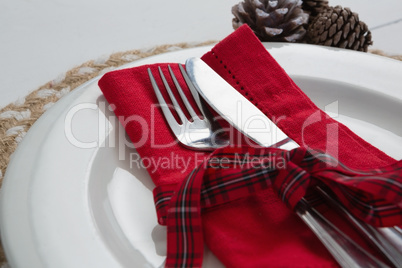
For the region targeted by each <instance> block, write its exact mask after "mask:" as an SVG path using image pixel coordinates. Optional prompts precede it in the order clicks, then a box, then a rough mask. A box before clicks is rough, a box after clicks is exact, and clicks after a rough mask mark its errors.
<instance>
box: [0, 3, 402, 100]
mask: <svg viewBox="0 0 402 268" xmlns="http://www.w3.org/2000/svg"><path fill="white" fill-rule="evenodd" d="M238 2H240V1H239V0H225V1H216V0H203V1H188V0H187V1H185V0H169V1H161V0H156V1H139V0H113V1H111V0H109V1H108V0H96V1H95V0H83V1H77V0H68V1H67V0H53V1H50V0H2V1H0V107H3V106H5V105H7V104H9V103H10V102H14V101H17V100H18V99H21V98H23V97H24V96H26V95H27V94H28V93H29V92H31V91H33V90H35V89H37V88H38V87H39V86H41V85H42V84H44V83H46V82H48V81H51V80H53V79H56V78H57V77H58V76H60V75H62V74H63V73H64V72H66V71H68V70H69V69H71V68H73V67H75V66H77V65H80V64H81V63H84V62H86V61H88V60H93V59H98V58H101V57H104V56H107V55H110V54H112V53H114V52H119V51H126V50H131V49H142V48H144V49H145V48H149V47H152V46H156V45H161V44H174V43H179V42H200V41H207V40H220V39H222V38H224V37H225V36H227V35H228V34H230V33H231V32H232V31H233V29H232V25H231V20H232V17H233V15H232V14H231V7H232V6H233V5H234V4H237V3H238ZM329 2H330V4H331V5H337V4H341V5H342V6H345V7H346V6H348V7H351V9H352V10H353V11H355V12H357V13H359V15H360V19H361V20H363V21H364V22H366V23H367V24H368V25H369V27H370V28H371V29H373V30H372V33H373V39H374V46H373V48H378V49H382V50H384V51H385V52H388V53H390V54H402V46H401V44H402V35H401V34H400V33H401V30H402V14H401V10H402V1H400V0H383V1H375V0H354V1H347V0H330V1H329Z"/></svg>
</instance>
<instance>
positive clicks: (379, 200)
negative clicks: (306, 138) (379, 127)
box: [154, 147, 402, 267]
mask: <svg viewBox="0 0 402 268" xmlns="http://www.w3.org/2000/svg"><path fill="white" fill-rule="evenodd" d="M317 184H325V185H326V186H328V187H329V188H330V189H331V190H332V191H333V193H335V195H336V196H337V198H338V199H339V201H341V202H342V203H343V205H344V206H345V207H346V208H347V209H348V210H349V211H350V212H351V213H352V214H353V215H354V216H356V217H357V218H360V219H361V220H363V221H365V222H367V223H369V224H371V225H374V226H382V227H385V226H395V225H401V224H402V213H401V212H402V191H401V189H402V187H401V186H402V161H399V162H397V163H395V164H393V165H390V166H386V167H381V168H376V169H371V170H352V169H350V168H348V167H347V166H345V165H343V164H342V163H339V162H338V161H337V160H336V159H335V158H333V157H331V156H329V155H327V154H323V153H320V152H312V151H308V150H306V149H304V148H297V149H294V150H291V151H284V150H281V149H276V148H250V147H237V148H234V147H225V148H222V149H218V150H216V151H215V152H214V153H212V154H211V155H210V156H209V158H208V159H207V160H206V161H205V162H204V163H203V164H201V165H200V166H198V167H197V168H196V169H194V170H193V171H192V173H191V174H190V175H189V176H188V177H187V179H186V180H184V181H183V182H182V183H181V184H180V185H178V186H175V185H165V186H163V185H162V186H159V187H157V188H155V190H154V198H155V204H156V208H157V214H158V221H159V223H160V224H162V225H167V231H168V238H167V240H168V241H167V242H168V253H167V259H166V267H201V265H202V259H203V249H204V244H203V234H202V221H201V212H202V210H203V209H207V208H210V207H215V206H219V205H222V204H224V203H227V202H231V201H233V200H236V199H240V198H244V197H246V196H248V195H250V194H253V193H255V192H257V191H261V190H264V189H267V188H268V187H270V186H272V187H273V188H274V190H275V191H276V192H277V193H278V195H279V197H280V198H281V199H282V200H283V202H285V203H286V204H287V206H289V207H290V208H292V209H293V208H295V207H296V205H297V204H298V202H299V201H300V200H301V198H303V197H304V196H306V195H307V194H308V193H309V192H311V190H312V189H313V188H315V186H317Z"/></svg>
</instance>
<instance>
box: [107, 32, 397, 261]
mask: <svg viewBox="0 0 402 268" xmlns="http://www.w3.org/2000/svg"><path fill="white" fill-rule="evenodd" d="M202 59H203V60H204V61H205V62H206V63H207V64H208V65H210V66H211V67H212V68H213V69H214V70H215V71H216V72H217V73H218V74H220V75H221V76H222V77H223V78H224V79H225V80H226V81H228V82H229V83H230V84H231V85H232V86H234V87H235V88H236V89H237V90H238V91H239V92H241V93H242V94H243V95H244V96H246V97H247V98H248V99H249V100H250V101H251V102H253V103H254V104H255V105H257V107H259V108H260V109H261V111H262V112H263V113H265V114H266V115H267V116H268V117H270V118H271V119H272V120H273V121H274V122H277V125H278V126H279V127H280V128H281V129H282V130H283V131H284V132H285V133H286V134H287V135H288V136H289V137H290V138H292V139H293V140H295V141H296V142H297V143H298V144H300V145H303V146H305V147H307V148H311V149H316V150H322V151H325V152H327V153H329V154H332V155H334V154H335V155H336V156H337V157H338V158H339V160H340V161H341V162H343V163H344V164H346V165H348V166H349V167H352V168H358V169H364V168H370V167H374V166H375V167H378V166H385V165H389V164H392V163H395V160H394V159H392V158H390V157H389V156H387V155H386V154H384V153H383V152H381V151H380V150H378V149H377V148H375V147H373V146H371V145H370V144H368V143H367V142H365V141H364V140H362V139H361V138H360V137H358V136H357V135H356V134H354V133H353V132H352V131H350V130H349V129H348V128H347V127H346V126H344V125H342V124H340V123H338V122H336V121H334V120H333V119H331V118H329V117H328V116H327V115H326V114H325V113H324V112H323V111H321V110H320V109H319V108H317V106H316V105H314V103H313V102H312V101H311V100H310V99H309V98H308V97H307V96H306V95H305V94H304V93H303V92H302V91H301V90H300V89H299V88H298V87H297V85H296V84H295V83H294V82H293V81H292V80H291V79H290V78H289V76H288V75H287V74H286V73H285V71H284V70H283V69H282V68H281V67H280V66H279V65H278V63H277V62H276V61H275V60H274V59H273V58H272V57H271V55H270V54H269V53H268V52H267V51H266V49H265V48H264V47H263V46H262V44H261V43H260V42H259V40H258V39H257V38H256V37H255V35H254V34H253V33H252V31H251V30H250V29H249V28H248V26H246V25H245V26H242V27H240V28H239V29H238V30H237V31H235V32H234V33H233V34H231V35H229V36H228V37H227V38H226V39H224V40H223V41H221V42H220V43H219V44H217V45H216V46H215V47H214V48H213V49H212V50H211V51H210V52H208V53H206V54H205V55H204V56H203V57H202ZM171 65H172V67H173V71H174V72H175V73H176V76H177V77H179V78H180V77H181V76H180V72H179V71H178V68H177V67H176V64H171ZM159 66H162V69H163V70H164V72H165V73H167V66H166V64H160V65H159ZM148 68H151V70H152V72H153V73H154V74H157V73H158V71H157V66H156V65H149V66H141V67H137V68H131V69H124V70H118V71H114V72H110V73H107V74H105V75H104V77H103V78H102V79H101V80H100V81H99V86H100V88H101V90H102V92H103V94H104V95H105V97H106V99H107V100H108V102H109V103H110V104H114V105H115V106H116V109H115V114H116V115H117V116H118V117H119V120H120V122H121V123H122V124H123V126H124V127H125V129H126V131H127V133H128V135H129V137H130V138H131V140H132V142H133V143H134V145H135V146H136V149H137V151H138V153H139V154H140V156H141V157H142V158H143V159H144V161H147V164H148V171H149V173H150V175H151V177H152V179H153V181H154V183H155V184H156V185H157V186H160V185H165V186H166V185H167V187H169V186H171V187H172V189H173V188H174V187H175V186H176V185H177V183H180V182H182V181H183V179H184V178H185V177H186V176H187V175H188V173H189V172H190V171H191V170H192V169H193V168H194V167H196V166H197V165H198V164H200V163H201V162H202V160H203V159H204V157H206V156H207V155H208V154H207V153H205V152H195V151H191V150H188V149H186V148H184V147H182V146H180V145H179V144H177V142H175V137H174V135H173V134H172V133H171V132H170V129H169V128H168V126H167V124H166V122H165V119H164V116H163V114H162V113H161V111H160V110H159V109H158V108H157V106H155V105H154V104H156V103H157V99H156V97H155V93H154V92H153V90H152V86H151V83H150V81H149V77H148V73H147V69H148ZM157 79H158V83H159V84H161V82H160V80H159V78H157ZM170 83H171V81H170ZM182 84H183V83H182ZM172 87H173V85H172ZM278 119H280V120H278ZM328 126H331V127H330V128H328ZM327 129H332V130H334V129H335V130H337V131H336V132H328V131H327ZM163 161H166V165H162V162H163ZM202 217H203V218H202V220H203V227H204V238H205V241H206V243H207V245H208V247H209V248H210V249H211V250H212V252H213V253H214V254H215V255H216V256H217V257H218V258H219V260H220V261H222V262H223V263H224V264H225V265H226V266H228V267H332V266H337V264H336V263H335V261H334V260H333V258H332V257H331V256H330V255H329V253H328V252H327V250H326V249H325V248H324V247H323V246H322V244H321V242H319V241H318V239H317V238H316V237H315V236H314V234H313V233H312V232H311V231H310V230H309V229H308V228H307V227H306V226H305V225H304V223H302V222H301V221H300V220H299V219H298V218H297V217H296V216H295V215H294V214H293V212H292V211H291V210H289V209H288V208H287V207H286V206H285V205H284V204H283V203H282V201H281V200H280V199H279V198H278V197H277V195H276V194H275V193H274V192H273V191H272V190H271V189H268V190H265V191H261V192H258V193H256V194H255V195H252V196H249V197H247V198H245V199H241V200H237V201H233V202H230V203H227V204H225V205H223V206H221V207H219V208H216V209H212V210H208V211H206V212H205V213H204V214H203V216H202Z"/></svg>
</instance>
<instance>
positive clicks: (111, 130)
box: [1, 44, 402, 268]
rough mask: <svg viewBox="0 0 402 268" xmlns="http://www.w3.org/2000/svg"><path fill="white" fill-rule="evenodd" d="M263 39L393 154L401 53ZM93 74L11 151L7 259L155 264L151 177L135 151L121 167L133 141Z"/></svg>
mask: <svg viewBox="0 0 402 268" xmlns="http://www.w3.org/2000/svg"><path fill="white" fill-rule="evenodd" d="M267 47H268V49H269V51H270V52H271V54H272V55H273V56H274V57H275V58H276V59H277V60H278V61H279V63H280V64H281V65H282V66H283V67H284V69H285V70H286V71H287V72H288V73H289V74H290V76H291V77H292V78H293V79H294V80H295V82H296V83H297V84H298V85H299V86H300V87H301V88H302V89H303V90H304V91H305V92H306V93H307V94H308V95H309V96H310V97H311V98H312V99H313V100H314V101H315V103H317V104H318V105H319V106H320V107H321V108H323V109H325V110H326V111H328V112H329V113H331V114H334V115H335V118H336V119H337V120H340V121H342V122H343V123H344V124H346V125H347V126H349V127H350V128H351V129H352V130H354V131H355V132H356V133H357V134H359V135H360V136H362V137H363V138H365V139H366V140H367V141H369V142H371V143H372V144H374V145H375V146H377V147H379V148H380V149H382V150H384V151H385V152H386V153H388V154H390V155H391V156H393V157H395V158H397V159H401V158H402V125H401V120H400V115H401V114H402V88H401V87H402V86H401V85H402V63H401V62H397V61H394V60H389V59H386V58H383V57H378V56H374V55H368V54H365V53H358V52H353V51H346V50H339V49H330V48H324V47H318V46H309V45H302V44H269V45H267ZM210 48H211V47H201V48H193V49H187V50H181V51H176V52H170V53H166V54H163V55H158V56H154V57H149V58H146V59H143V60H140V61H137V62H134V63H131V64H129V65H128V66H124V67H132V66H137V65H142V64H147V63H156V62H184V61H185V59H186V58H188V57H194V56H201V55H202V54H204V53H205V52H206V51H208V50H209V49H210ZM98 79H99V78H96V79H94V80H91V81H90V82H88V83H86V84H85V85H83V86H81V87H80V88H78V89H76V90H74V92H72V93H70V94H69V95H68V96H66V97H65V98H63V99H62V100H60V101H59V102H58V103H57V104H56V105H55V106H54V107H52V108H51V109H50V110H49V111H47V112H46V113H45V114H44V115H43V116H42V117H41V118H40V119H39V120H38V121H37V122H36V123H35V125H34V126H33V127H32V128H31V130H30V131H29V133H28V134H27V135H26V136H25V138H24V140H23V141H22V143H21V144H20V145H19V147H18V148H17V150H16V152H15V153H14V155H13V158H12V161H11V162H10V164H9V167H8V170H7V173H6V178H5V180H4V183H3V187H2V189H1V235H2V240H3V244H4V247H5V250H6V253H7V257H8V260H9V263H10V264H11V266H12V267H58V268H62V267H74V268H78V267H85V268H87V267H97V268H100V267H107V268H110V267H133V266H136V267H139V266H143V267H157V266H160V265H162V264H163V261H164V254H165V252H166V248H165V241H166V236H165V228H164V227H161V226H158V225H157V222H156V216H155V210H154V205H153V199H152V193H151V189H152V188H153V183H152V182H151V180H150V178H149V176H148V174H147V172H146V171H145V170H144V169H141V168H140V169H139V168H137V165H136V164H135V163H136V162H135V161H131V163H133V164H134V165H133V166H132V167H130V156H131V157H133V158H132V159H131V160H135V159H136V158H135V157H136V156H135V154H134V153H135V150H133V149H130V148H128V147H127V146H126V145H125V142H124V141H125V140H126V137H125V136H124V133H123V131H121V129H120V130H119V127H116V126H119V124H116V120H115V118H114V117H113V113H112V112H111V111H109V110H108V109H107V108H105V107H106V105H105V99H104V97H103V96H102V94H101V92H100V90H99V88H98V86H97V81H98ZM133 105H141V104H133ZM72 115H74V116H72ZM66 125H71V126H72V132H71V133H69V132H68V131H66V129H69V128H66ZM78 141H79V142H84V143H85V145H86V146H87V147H91V146H92V147H91V148H87V149H83V148H79V147H77V146H75V145H74V144H73V143H74V142H75V143H77V142H78ZM91 142H94V143H95V144H92V143H91ZM113 142H115V145H113ZM81 145H82V144H81ZM94 145H95V146H94ZM205 264H206V266H215V265H216V264H217V260H216V259H215V258H214V256H213V255H212V254H210V253H207V254H206V261H205Z"/></svg>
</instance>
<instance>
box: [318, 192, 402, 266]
mask: <svg viewBox="0 0 402 268" xmlns="http://www.w3.org/2000/svg"><path fill="white" fill-rule="evenodd" d="M317 190H318V193H319V194H320V195H321V196H322V197H324V199H325V200H326V201H327V202H328V203H329V204H330V205H331V206H332V207H333V208H334V209H336V210H337V211H338V212H339V213H340V214H342V215H343V216H344V217H345V218H346V219H347V220H348V221H349V222H350V223H352V225H353V226H354V227H355V228H356V230H357V231H359V232H360V233H361V234H362V236H363V237H364V238H365V239H366V240H367V241H368V242H369V243H370V244H371V245H372V246H373V247H375V248H377V249H378V250H379V251H380V252H381V253H382V254H383V256H384V257H385V258H387V259H388V261H390V262H391V263H392V264H393V265H394V266H395V267H402V252H401V251H400V250H398V249H397V248H396V247H395V246H394V245H393V244H392V242H391V241H389V237H388V236H390V235H391V236H392V235H393V236H394V237H397V238H399V239H401V237H402V236H401V235H400V234H398V232H397V230H396V229H395V228H393V227H387V228H375V227H373V226H371V225H369V224H367V223H365V222H363V221H360V220H358V219H356V218H355V217H354V216H353V215H352V214H350V213H349V212H348V211H347V209H346V208H345V207H344V206H343V205H342V204H340V203H339V202H338V201H337V200H336V199H334V198H333V197H332V196H330V195H329V194H328V193H327V192H326V191H325V190H324V189H322V188H321V187H317ZM387 234H388V235H387Z"/></svg>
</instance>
